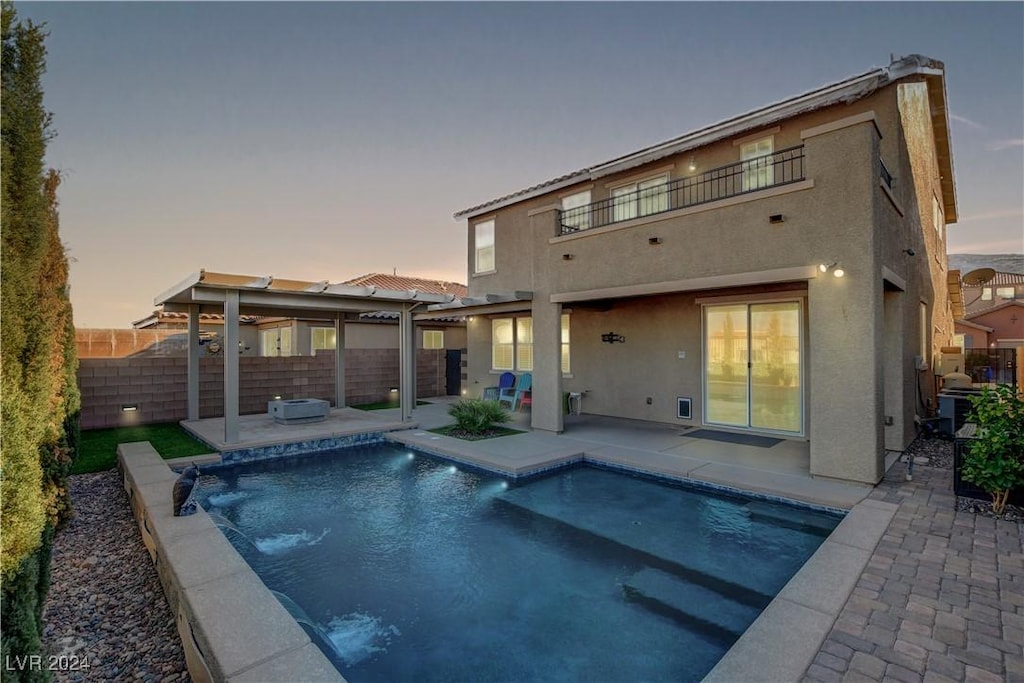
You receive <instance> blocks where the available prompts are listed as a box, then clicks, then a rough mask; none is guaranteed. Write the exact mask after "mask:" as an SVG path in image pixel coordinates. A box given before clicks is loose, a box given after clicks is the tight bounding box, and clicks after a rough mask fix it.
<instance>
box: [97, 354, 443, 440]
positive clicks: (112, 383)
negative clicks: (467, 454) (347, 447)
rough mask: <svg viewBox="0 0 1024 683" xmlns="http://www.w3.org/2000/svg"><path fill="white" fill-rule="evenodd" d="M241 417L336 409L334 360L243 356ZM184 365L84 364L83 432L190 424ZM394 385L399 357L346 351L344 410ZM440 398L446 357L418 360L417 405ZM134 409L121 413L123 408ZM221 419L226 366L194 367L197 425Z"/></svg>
mask: <svg viewBox="0 0 1024 683" xmlns="http://www.w3.org/2000/svg"><path fill="white" fill-rule="evenodd" d="M238 362H239V387H238V391H239V396H238V404H239V412H240V413H241V414H242V415H247V414H255V413H265V412H267V401H269V400H271V399H273V398H274V397H275V396H280V397H281V398H284V399H292V398H319V399H322V400H325V401H329V402H331V403H332V404H333V402H334V352H333V351H328V352H323V351H321V352H319V353H317V354H316V355H315V356H285V357H261V356H241V357H239V359H238ZM187 373H188V368H187V359H186V358H185V357H183V356H177V357H152V356H137V357H131V358H83V359H81V361H79V367H78V387H79V389H80V390H81V393H82V416H81V419H82V429H99V428H103V427H125V426H130V425H143V424H157V423H161V422H178V421H180V420H184V419H187V418H188V386H187V379H188V374H187ZM398 384H399V357H398V350H397V349H346V350H345V403H346V404H347V405H354V404H359V403H373V402H376V401H384V400H387V399H388V398H389V397H390V395H391V392H390V390H391V389H392V388H394V387H397V386H398ZM444 393H445V351H444V350H443V349H441V350H428V349H419V350H417V352H416V394H417V397H418V398H428V397H431V396H442V395H444ZM125 405H131V406H136V410H134V411H131V412H124V411H123V410H122V406H125ZM223 414H224V361H223V359H221V358H201V359H200V361H199V417H200V418H206V417H220V416H222V415H223Z"/></svg>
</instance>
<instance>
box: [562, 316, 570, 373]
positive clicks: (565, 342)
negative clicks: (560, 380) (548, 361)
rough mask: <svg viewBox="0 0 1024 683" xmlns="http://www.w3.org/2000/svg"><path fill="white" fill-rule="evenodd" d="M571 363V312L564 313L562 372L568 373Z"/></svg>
mask: <svg viewBox="0 0 1024 683" xmlns="http://www.w3.org/2000/svg"><path fill="white" fill-rule="evenodd" d="M570 368H571V366H570V365H569V314H568V313H563V314H562V374H563V375H568V374H569V372H570Z"/></svg>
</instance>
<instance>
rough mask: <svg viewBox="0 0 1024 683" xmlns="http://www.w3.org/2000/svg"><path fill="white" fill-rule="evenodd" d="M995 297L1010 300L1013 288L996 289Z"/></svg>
mask: <svg viewBox="0 0 1024 683" xmlns="http://www.w3.org/2000/svg"><path fill="white" fill-rule="evenodd" d="M996 296H997V297H999V298H1000V299H1012V298H1013V287H996Z"/></svg>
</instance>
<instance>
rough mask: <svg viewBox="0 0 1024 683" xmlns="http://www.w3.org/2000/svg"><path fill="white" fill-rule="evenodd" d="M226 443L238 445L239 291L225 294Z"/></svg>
mask: <svg viewBox="0 0 1024 683" xmlns="http://www.w3.org/2000/svg"><path fill="white" fill-rule="evenodd" d="M223 353H224V442H225V443H238V290H237V289H229V290H227V291H226V292H224V351H223Z"/></svg>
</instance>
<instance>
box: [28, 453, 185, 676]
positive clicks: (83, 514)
mask: <svg viewBox="0 0 1024 683" xmlns="http://www.w3.org/2000/svg"><path fill="white" fill-rule="evenodd" d="M68 485H69V487H70V491H71V501H72V505H73V506H74V511H75V514H74V518H73V519H72V520H71V522H70V524H68V526H67V527H66V528H65V529H63V530H62V531H60V532H58V533H57V536H56V538H55V540H54V545H53V560H52V562H51V584H50V592H49V595H48V596H47V600H46V606H45V609H44V613H43V620H44V623H45V626H44V632H43V642H44V648H45V653H46V654H49V655H55V656H59V657H58V658H57V659H56V660H54V661H56V662H58V663H60V664H63V663H65V662H66V663H67V664H68V666H67V667H64V668H63V670H61V667H57V669H58V670H55V671H54V672H53V674H54V680H57V681H132V680H134V681H143V682H145V683H179V682H182V683H183V682H186V681H189V680H191V679H190V678H189V675H188V670H187V669H186V667H185V655H184V654H183V652H182V649H181V642H180V641H179V639H178V632H177V629H176V628H175V626H174V619H173V617H172V615H171V611H170V608H169V607H168V606H167V601H166V600H165V599H164V594H163V590H162V589H161V587H160V581H159V579H158V578H157V574H156V569H155V568H154V567H153V563H152V562H151V561H150V559H149V554H148V553H147V552H146V549H145V547H144V546H143V545H142V539H141V538H140V537H139V532H138V530H137V528H136V526H135V521H134V520H133V519H132V515H131V510H130V508H129V505H128V497H127V494H126V493H125V490H124V488H123V486H122V485H121V478H120V473H119V472H118V471H117V470H107V471H106V472H101V473H98V474H80V475H75V476H72V477H70V478H69V479H68Z"/></svg>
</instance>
